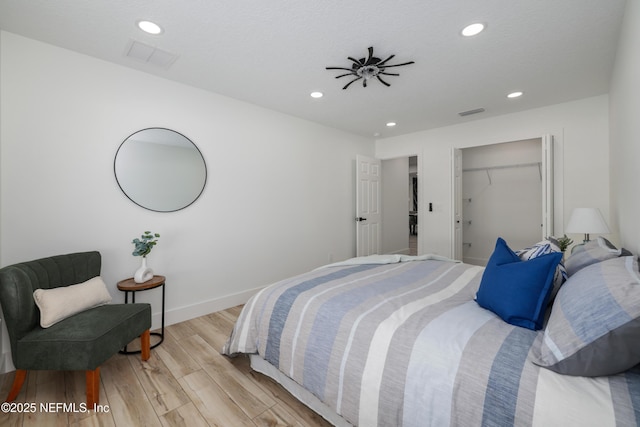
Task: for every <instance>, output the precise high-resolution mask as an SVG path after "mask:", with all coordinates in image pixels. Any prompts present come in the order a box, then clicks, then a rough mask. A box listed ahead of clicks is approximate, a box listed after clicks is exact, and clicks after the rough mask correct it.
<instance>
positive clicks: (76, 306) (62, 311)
mask: <svg viewBox="0 0 640 427" xmlns="http://www.w3.org/2000/svg"><path fill="white" fill-rule="evenodd" d="M33 299H34V300H35V302H36V305H37V306H38V308H39V309H40V326H42V327H43V328H48V327H49V326H52V325H55V324H56V323H58V322H59V321H61V320H63V319H66V318H67V317H70V316H73V315H74V314H76V313H80V312H81V311H84V310H88V309H90V308H93V307H97V306H99V305H104V304H108V303H110V302H111V294H109V291H108V290H107V286H106V285H105V284H104V281H103V280H102V278H101V277H100V276H96V277H94V278H93V279H89V280H87V281H86V282H83V283H78V284H77V285H70V286H61V287H59V288H53V289H36V290H35V291H34V292H33Z"/></svg>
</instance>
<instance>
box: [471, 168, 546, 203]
mask: <svg viewBox="0 0 640 427" xmlns="http://www.w3.org/2000/svg"><path fill="white" fill-rule="evenodd" d="M533 166H537V167H538V173H539V174H540V180H542V162H533V163H518V164H513V165H501V166H485V167H480V168H467V169H462V172H478V171H485V172H486V173H487V178H488V179H489V184H490V185H491V175H489V171H490V170H495V169H514V168H529V167H533ZM469 201H471V199H469Z"/></svg>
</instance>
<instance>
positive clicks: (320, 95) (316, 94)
mask: <svg viewBox="0 0 640 427" xmlns="http://www.w3.org/2000/svg"><path fill="white" fill-rule="evenodd" d="M323 96H324V94H323V93H322V92H311V97H312V98H322V97H323Z"/></svg>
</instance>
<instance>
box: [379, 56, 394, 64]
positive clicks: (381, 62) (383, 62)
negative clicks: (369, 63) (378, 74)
mask: <svg viewBox="0 0 640 427" xmlns="http://www.w3.org/2000/svg"><path fill="white" fill-rule="evenodd" d="M391 58H395V55H391V56H390V57H388V58H387V59H385V60H384V61H380V62H378V63H377V64H376V65H377V66H378V67H380V66H382V65H384V64H385V63H386V62H387V61H389V60H390V59H391Z"/></svg>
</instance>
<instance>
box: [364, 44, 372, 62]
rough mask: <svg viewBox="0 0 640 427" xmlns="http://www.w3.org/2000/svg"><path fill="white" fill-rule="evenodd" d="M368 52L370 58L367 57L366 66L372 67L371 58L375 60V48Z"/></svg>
mask: <svg viewBox="0 0 640 427" xmlns="http://www.w3.org/2000/svg"><path fill="white" fill-rule="evenodd" d="M368 50H369V56H368V57H367V60H366V61H365V63H364V65H370V64H371V58H373V47H370V48H369V49H368Z"/></svg>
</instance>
